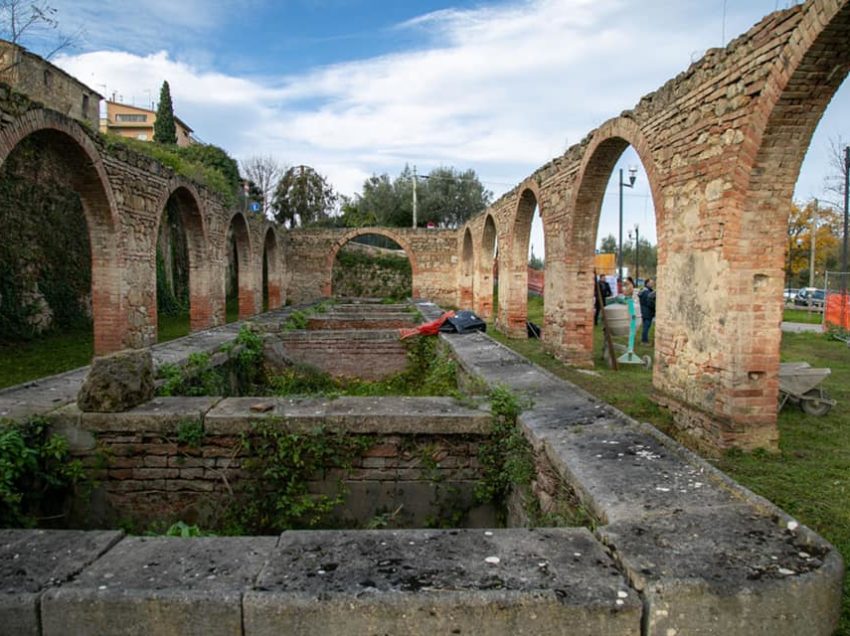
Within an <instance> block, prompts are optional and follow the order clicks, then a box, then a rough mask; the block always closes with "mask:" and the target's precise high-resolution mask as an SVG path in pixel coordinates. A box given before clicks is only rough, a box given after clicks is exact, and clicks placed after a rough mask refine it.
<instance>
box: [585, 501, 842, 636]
mask: <svg viewBox="0 0 850 636" xmlns="http://www.w3.org/2000/svg"><path fill="white" fill-rule="evenodd" d="M598 534H599V535H600V536H601V538H602V540H603V541H604V542H605V543H606V544H607V545H608V546H609V547H610V548H611V549H612V550H613V551H614V553H615V557H616V558H617V560H618V561H619V562H620V563H621V564H622V565H623V568H624V569H625V571H626V573H627V575H628V577H629V579H630V580H631V582H632V583H633V584H634V585H635V587H636V588H637V589H639V590H642V592H643V595H644V598H645V602H646V619H645V620H646V631H645V634H647V636H655V635H657V636H667V635H669V634H688V635H690V634H697V635H700V634H747V635H764V636H768V635H771V636H774V635H778V636H784V635H787V636H792V635H799V634H831V633H833V631H834V630H835V629H836V628H837V626H838V618H839V613H840V608H841V581H842V578H843V568H842V564H841V558H840V557H839V556H838V555H837V553H836V551H835V549H834V548H832V546H830V545H829V544H827V543H826V542H824V541H822V540H820V539H819V538H818V537H816V536H815V535H814V534H813V533H811V532H809V531H807V530H806V529H805V528H803V527H802V526H795V525H794V523H793V522H791V525H790V528H789V526H788V525H787V524H786V525H780V524H779V523H778V520H777V519H776V518H774V517H768V516H764V515H761V514H758V513H756V512H754V511H753V509H752V508H748V507H745V506H726V507H715V508H712V509H711V510H703V511H699V512H676V513H674V514H671V515H669V516H663V517H653V518H651V519H645V520H641V521H623V522H619V523H615V524H612V525H610V526H607V527H605V528H601V529H600V530H599V531H598Z"/></svg>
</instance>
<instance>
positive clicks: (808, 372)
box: [779, 362, 836, 415]
mask: <svg viewBox="0 0 850 636" xmlns="http://www.w3.org/2000/svg"><path fill="white" fill-rule="evenodd" d="M831 372H832V370H831V369H816V368H813V367H812V366H811V365H810V364H809V363H808V362H783V363H781V364H780V365H779V410H780V411H781V410H782V407H783V406H785V403H786V402H788V400H791V401H792V402H796V403H798V404H799V405H800V408H801V409H803V412H804V413H808V414H809V415H826V414H827V413H829V410H830V409H831V408H832V407H833V406H835V404H836V402H835V400H831V399H830V398H829V396H828V395H827V394H826V391H824V390H823V389H822V388H821V387H820V386H819V385H820V383H821V382H823V380H824V379H825V378H826V377H827V376H828V375H829V374H830V373H831Z"/></svg>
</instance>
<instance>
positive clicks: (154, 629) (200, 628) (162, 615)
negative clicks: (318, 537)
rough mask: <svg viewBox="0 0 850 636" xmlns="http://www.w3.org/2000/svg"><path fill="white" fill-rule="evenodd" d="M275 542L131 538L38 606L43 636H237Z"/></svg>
mask: <svg viewBox="0 0 850 636" xmlns="http://www.w3.org/2000/svg"><path fill="white" fill-rule="evenodd" d="M276 543H277V538H276V537H244V538H234V537H227V538H224V537H205V538H194V539H180V538H170V537H148V538H145V537H133V538H128V539H125V540H124V541H122V542H121V543H120V544H118V545H117V546H116V547H115V548H113V549H112V550H111V551H110V552H109V553H108V554H106V555H105V556H104V557H103V558H101V559H100V560H99V561H97V562H96V563H95V564H94V565H93V566H91V567H90V568H88V569H87V570H85V571H84V572H83V573H82V574H81V575H80V576H79V577H77V579H76V580H75V581H73V582H71V583H69V584H67V585H65V586H63V587H61V588H59V589H56V590H51V591H50V592H49V593H47V594H45V595H44V597H43V599H42V628H43V634H44V636H60V635H61V636H76V635H80V636H82V635H90V634H99V635H109V634H116V635H117V634H121V635H122V636H135V635H139V636H141V635H144V636H148V635H150V634H187V635H191V634H198V635H202V634H203V635H207V634H234V635H241V634H242V594H243V592H244V591H245V590H246V589H249V588H250V587H251V586H252V585H253V584H254V582H255V579H256V577H257V575H258V574H259V572H260V569H261V567H262V565H263V563H264V562H265V560H266V559H267V558H268V555H269V554H270V552H271V550H272V548H274V546H275V544H276Z"/></svg>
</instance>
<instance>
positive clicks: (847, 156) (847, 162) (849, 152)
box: [841, 146, 850, 292]
mask: <svg viewBox="0 0 850 636" xmlns="http://www.w3.org/2000/svg"><path fill="white" fill-rule="evenodd" d="M849 195H850V146H845V148H844V249H843V250H842V251H841V280H842V281H844V283H843V284H842V286H841V291H842V292H845V291H846V290H847V217H848V208H850V198H848V196H849Z"/></svg>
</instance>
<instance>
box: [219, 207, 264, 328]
mask: <svg viewBox="0 0 850 636" xmlns="http://www.w3.org/2000/svg"><path fill="white" fill-rule="evenodd" d="M228 228H229V230H228V231H229V232H231V231H232V232H233V241H234V244H235V245H236V250H235V254H234V257H235V258H236V276H237V279H238V292H237V293H238V297H239V320H242V319H244V318H248V317H250V316H253V315H254V314H255V313H257V308H256V307H255V298H254V289H255V285H254V267H253V266H252V263H253V261H252V258H251V255H252V254H253V253H254V250H253V248H252V246H251V233H250V231H249V229H248V221H247V220H246V219H245V215H244V214H242V213H241V212H236V213H235V214H233V216H231V217H230V223H229V224H228ZM226 249H227V246H226V245H225V250H226Z"/></svg>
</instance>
